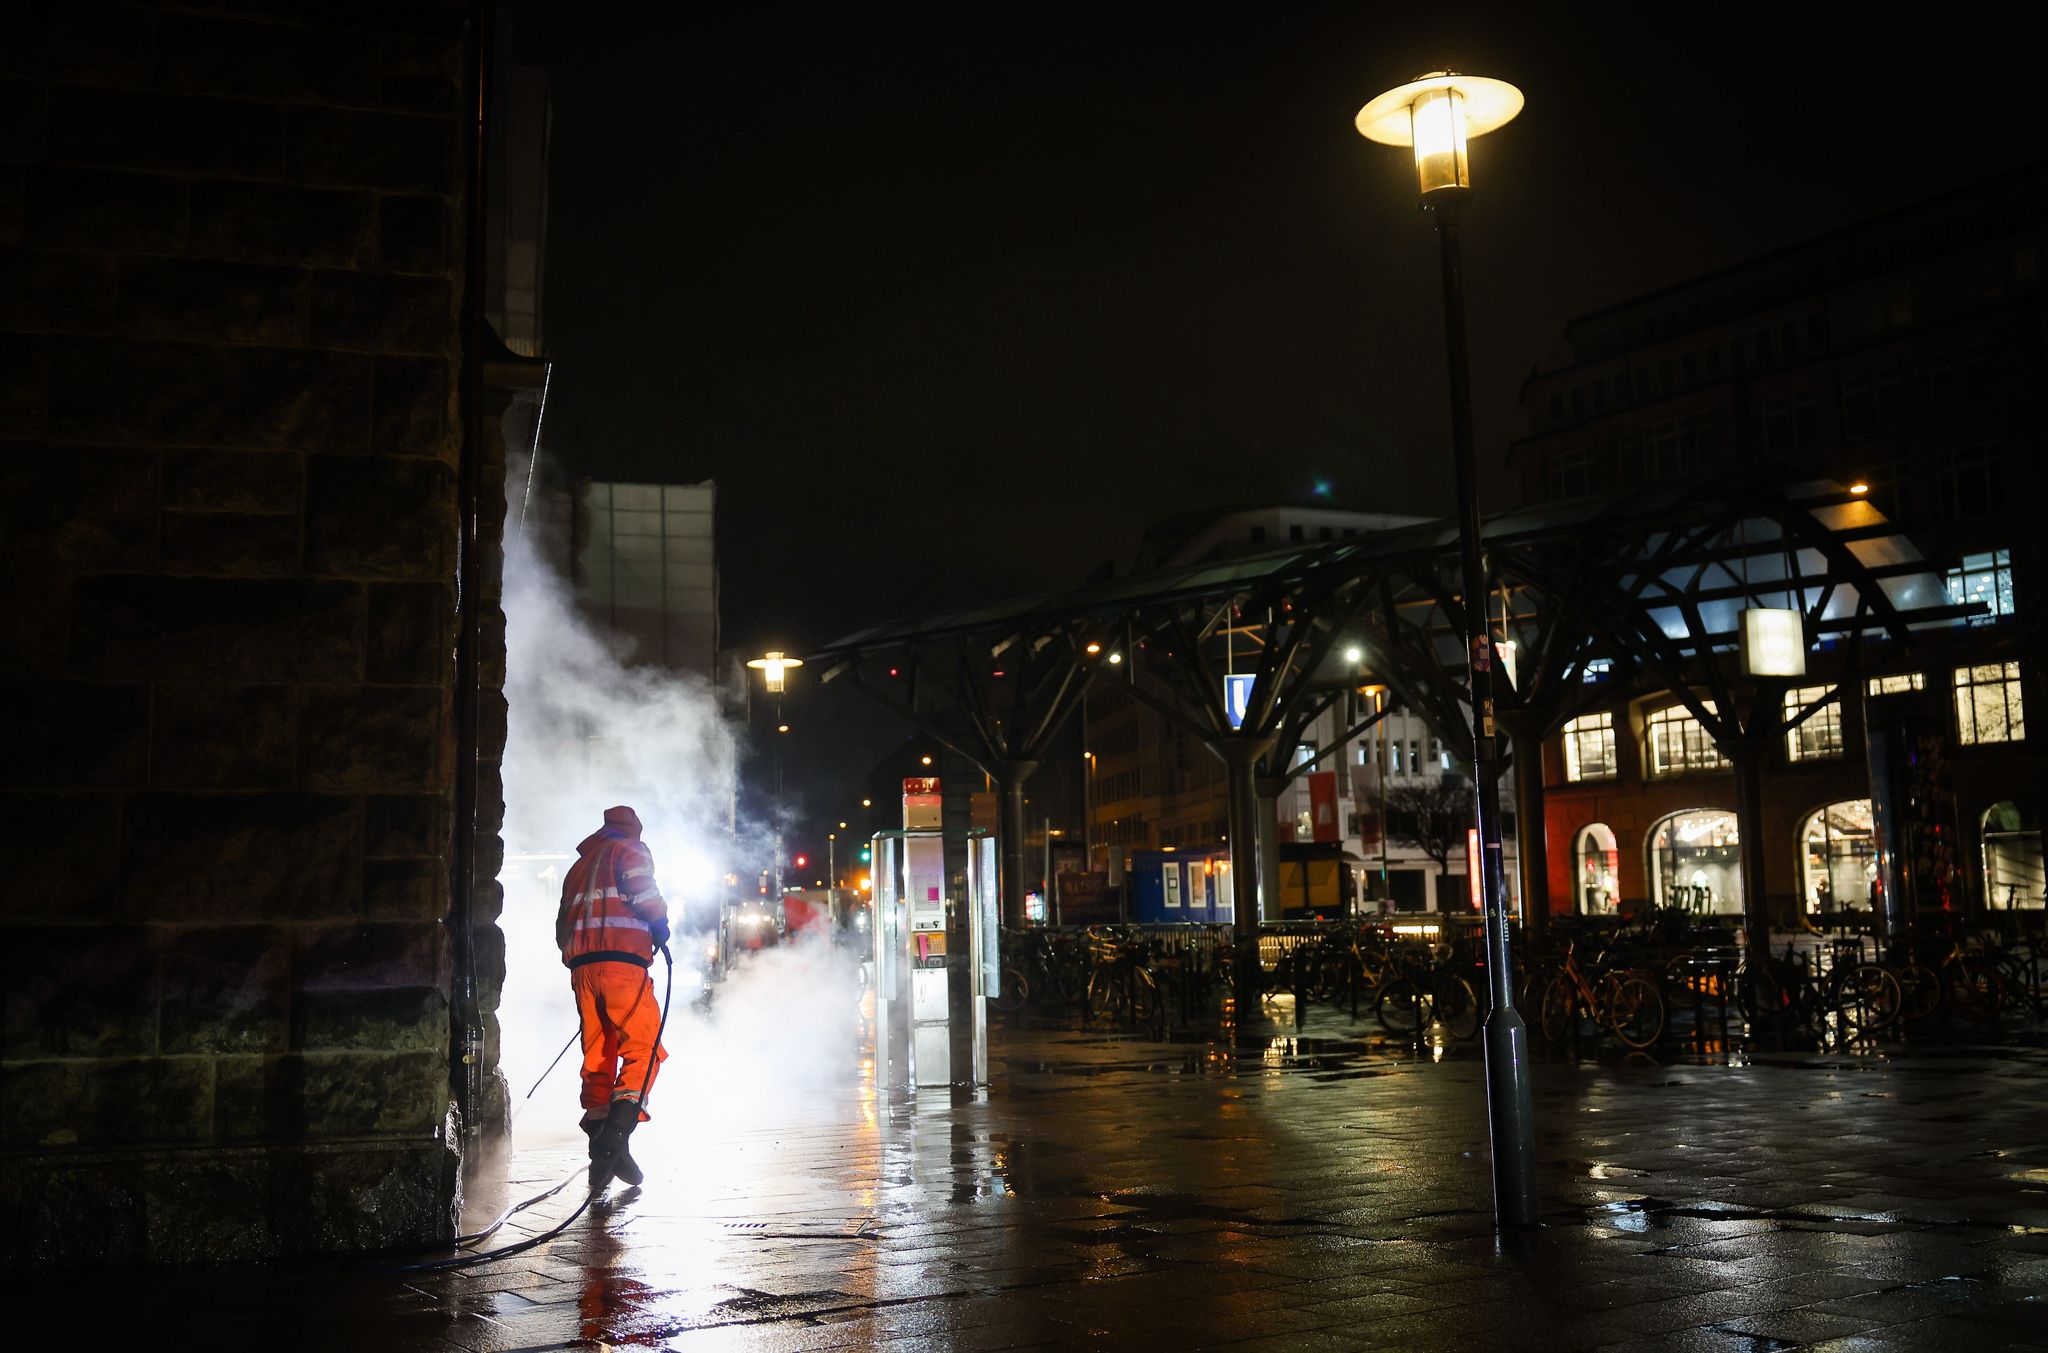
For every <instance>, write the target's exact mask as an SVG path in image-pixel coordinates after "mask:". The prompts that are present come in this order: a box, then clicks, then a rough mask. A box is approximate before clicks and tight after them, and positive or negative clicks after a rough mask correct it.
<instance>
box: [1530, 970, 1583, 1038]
mask: <svg viewBox="0 0 2048 1353" xmlns="http://www.w3.org/2000/svg"><path fill="white" fill-rule="evenodd" d="M1578 1003H1579V993H1578V991H1577V990H1576V989H1575V988H1574V987H1573V985H1572V982H1571V979H1570V978H1568V977H1566V976H1564V975H1563V974H1562V973H1560V974H1558V975H1557V976H1556V977H1553V978H1551V979H1550V985H1549V986H1547V987H1545V988H1544V989H1543V1004H1542V1005H1541V1006H1539V1007H1538V1014H1537V1023H1538V1024H1540V1025H1541V1026H1542V1028H1543V1036H1544V1037H1545V1038H1547V1039H1549V1040H1550V1041H1551V1042H1553V1043H1563V1042H1564V1040H1565V1038H1566V1037H1567V1036H1569V1035H1570V1033H1571V1032H1572V1029H1573V1027H1574V1026H1575V1025H1576V1024H1577V1023H1578V1009H1577V1007H1578Z"/></svg>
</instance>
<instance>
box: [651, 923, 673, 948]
mask: <svg viewBox="0 0 2048 1353" xmlns="http://www.w3.org/2000/svg"><path fill="white" fill-rule="evenodd" d="M647 935H648V938H649V939H652V940H653V941H654V947H655V948H657V949H666V948H668V922H667V921H656V922H654V923H653V924H652V925H650V926H648V927H647Z"/></svg>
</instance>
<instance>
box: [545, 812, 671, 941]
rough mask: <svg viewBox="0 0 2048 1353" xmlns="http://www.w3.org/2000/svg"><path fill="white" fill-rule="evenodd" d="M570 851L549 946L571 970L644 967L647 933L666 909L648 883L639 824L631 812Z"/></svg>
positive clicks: (650, 865)
mask: <svg viewBox="0 0 2048 1353" xmlns="http://www.w3.org/2000/svg"><path fill="white" fill-rule="evenodd" d="M614 814H620V810H618V809H614V810H612V812H608V813H606V814H605V825H604V826H603V827H602V828H601V829H599V830H598V831H595V832H593V833H591V834H590V835H589V836H588V837H585V838H584V840H583V842H582V844H581V845H578V846H577V847H576V857H577V858H576V863H575V864H572V865H570V866H569V876H568V877H567V878H565V879H563V880H562V907H561V910H560V911H559V912H557V913H556V915H555V943H556V944H557V945H558V946H559V947H560V948H561V951H562V962H563V964H564V965H566V966H568V967H571V968H580V967H582V966H583V965H584V964H586V963H601V962H606V961H612V962H619V963H634V964H638V965H639V966H640V967H643V968H645V967H648V966H649V965H651V964H652V963H653V962H654V937H653V934H652V928H653V927H654V926H656V925H666V923H667V921H668V903H667V902H665V901H663V900H662V896H661V889H659V888H657V887H656V886H655V883H654V856H653V855H652V854H650V853H649V851H648V849H647V847H646V846H645V845H643V844H641V842H640V820H639V818H638V817H637V816H633V814H632V810H631V809H626V810H624V812H623V814H621V815H620V816H619V818H618V820H614Z"/></svg>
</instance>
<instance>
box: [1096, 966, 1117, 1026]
mask: <svg viewBox="0 0 2048 1353" xmlns="http://www.w3.org/2000/svg"><path fill="white" fill-rule="evenodd" d="M1121 1008H1122V1001H1121V999H1120V998H1119V996H1118V994H1117V980H1116V974H1115V973H1114V972H1112V971H1111V970H1110V969H1109V968H1107V967H1101V968H1097V969H1096V970H1095V971H1094V972H1092V973H1090V974H1088V1017H1089V1018H1090V1019H1111V1018H1113V1017H1114V1016H1115V1015H1116V1014H1117V1012H1118V1011H1119V1010H1120V1009H1121Z"/></svg>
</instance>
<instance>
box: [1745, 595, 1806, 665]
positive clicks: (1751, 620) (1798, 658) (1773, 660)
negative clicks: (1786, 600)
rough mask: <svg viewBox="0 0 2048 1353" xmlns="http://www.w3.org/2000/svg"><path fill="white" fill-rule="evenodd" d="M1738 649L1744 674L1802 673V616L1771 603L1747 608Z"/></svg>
mask: <svg viewBox="0 0 2048 1353" xmlns="http://www.w3.org/2000/svg"><path fill="white" fill-rule="evenodd" d="M1741 651H1742V670H1743V673H1744V675H1747V676H1756V677H1796V676H1805V675H1806V623H1805V617H1804V616H1802V615H1801V614H1800V613H1799V612H1797V611H1792V610H1780V609H1777V608H1775V607H1765V606H1751V607H1749V608H1747V609H1746V610H1744V611H1743V613H1742V631H1741Z"/></svg>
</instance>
